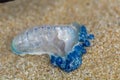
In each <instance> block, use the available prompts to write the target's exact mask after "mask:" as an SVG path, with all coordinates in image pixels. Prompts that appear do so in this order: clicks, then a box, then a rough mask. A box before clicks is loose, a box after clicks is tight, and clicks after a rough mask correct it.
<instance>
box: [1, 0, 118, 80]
mask: <svg viewBox="0 0 120 80" xmlns="http://www.w3.org/2000/svg"><path fill="white" fill-rule="evenodd" d="M75 21H76V22H78V23H80V24H85V25H86V26H87V28H88V30H89V32H90V33H94V35H95V40H94V41H93V46H92V47H90V48H88V49H87V50H88V52H87V54H86V55H84V56H83V64H82V66H81V67H80V68H79V69H77V70H75V71H73V72H71V73H65V72H63V71H61V70H60V69H58V68H53V67H52V66H51V64H50V62H49V57H48V56H47V55H42V56H30V55H27V56H24V57H20V56H17V55H15V54H13V53H12V52H11V50H10V43H11V40H12V39H13V37H14V36H16V35H17V34H18V33H20V32H21V31H23V30H25V29H27V28H29V27H33V26H36V25H42V24H68V23H72V22H75ZM0 80H120V0H15V1H13V2H9V3H5V4H0Z"/></svg>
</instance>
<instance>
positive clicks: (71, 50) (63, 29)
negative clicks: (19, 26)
mask: <svg viewBox="0 0 120 80" xmlns="http://www.w3.org/2000/svg"><path fill="white" fill-rule="evenodd" d="M92 39H94V35H93V34H88V31H87V29H86V27H85V26H84V25H80V24H78V23H72V24H69V25H43V26H38V27H33V28H30V29H27V30H26V31H24V32H22V33H20V34H18V35H17V36H16V37H15V38H14V39H13V40H12V44H11V49H12V51H13V53H15V54H17V55H26V54H30V55H41V54H48V55H49V57H50V62H51V64H52V65H53V66H55V67H59V68H60V69H61V70H63V71H65V72H71V71H74V70H76V69H78V68H79V67H80V66H81V64H82V56H83V55H84V54H85V53H86V52H87V51H86V47H90V46H91V43H90V40H92Z"/></svg>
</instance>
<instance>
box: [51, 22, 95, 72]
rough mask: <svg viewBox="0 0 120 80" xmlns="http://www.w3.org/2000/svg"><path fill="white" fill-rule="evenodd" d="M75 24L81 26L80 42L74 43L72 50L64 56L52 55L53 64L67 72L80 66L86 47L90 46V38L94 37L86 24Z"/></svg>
mask: <svg viewBox="0 0 120 80" xmlns="http://www.w3.org/2000/svg"><path fill="white" fill-rule="evenodd" d="M75 26H79V41H78V44H76V45H74V46H73V49H72V51H71V52H69V53H67V55H66V56H64V57H61V56H55V55H51V56H50V61H51V64H53V65H54V66H56V67H59V68H60V69H62V70H63V71H65V72H71V71H73V70H76V69H77V68H79V66H80V65H81V64H82V56H83V54H85V53H86V52H87V51H86V47H90V45H91V43H90V40H92V39H94V35H93V34H88V32H87V30H86V27H85V26H84V25H82V26H80V25H78V24H77V25H75Z"/></svg>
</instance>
